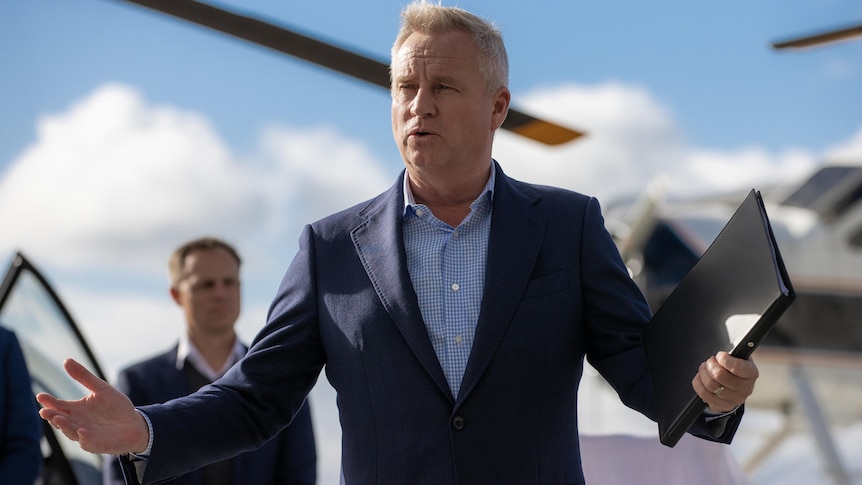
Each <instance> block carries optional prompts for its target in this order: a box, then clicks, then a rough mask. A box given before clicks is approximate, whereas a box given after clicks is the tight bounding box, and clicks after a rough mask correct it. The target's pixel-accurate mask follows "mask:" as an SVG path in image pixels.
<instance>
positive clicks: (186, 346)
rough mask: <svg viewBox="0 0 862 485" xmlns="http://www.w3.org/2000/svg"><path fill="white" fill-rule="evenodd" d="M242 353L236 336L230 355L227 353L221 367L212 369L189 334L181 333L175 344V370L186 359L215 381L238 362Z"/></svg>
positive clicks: (243, 349)
mask: <svg viewBox="0 0 862 485" xmlns="http://www.w3.org/2000/svg"><path fill="white" fill-rule="evenodd" d="M243 355H245V347H244V346H243V345H242V343H240V341H239V339H238V338H235V339H234V341H233V348H232V349H231V351H230V355H228V357H227V360H226V361H225V363H224V365H223V366H222V368H221V369H213V368H212V367H210V365H209V363H207V361H206V359H205V358H204V356H203V355H201V353H200V351H199V350H198V349H197V347H195V344H193V343H192V341H191V340H190V339H189V336H188V335H187V334H183V335H181V336H180V342H179V345H178V346H177V362H176V366H177V370H182V369H183V367H185V364H186V362H187V361H188V362H189V363H190V364H191V365H192V367H194V368H195V369H196V370H197V371H198V372H200V373H201V374H203V375H204V376H205V377H207V378H208V379H210V380H212V381H215V380H216V379H218V378H219V377H221V376H223V375H224V374H225V373H226V372H227V371H228V369H230V368H231V366H233V365H234V364H236V363H237V362H239V360H240V359H241V358H242V356H243Z"/></svg>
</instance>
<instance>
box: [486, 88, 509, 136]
mask: <svg viewBox="0 0 862 485" xmlns="http://www.w3.org/2000/svg"><path fill="white" fill-rule="evenodd" d="M511 99H512V93H510V92H509V88H505V87H503V88H500V89H498V90H497V93H496V94H494V111H492V112H491V120H492V123H493V125H492V126H493V128H494V130H496V129H497V128H499V127H500V126H502V125H503V122H504V121H506V115H508V114H509V102H510V101H511Z"/></svg>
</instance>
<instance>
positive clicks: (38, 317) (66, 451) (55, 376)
mask: <svg viewBox="0 0 862 485" xmlns="http://www.w3.org/2000/svg"><path fill="white" fill-rule="evenodd" d="M0 325H3V326H4V327H6V328H9V329H11V330H13V331H14V332H15V334H16V336H17V337H18V340H19V342H20V343H21V350H22V352H23V354H24V359H25V360H26V362H27V370H28V371H29V372H30V380H31V387H32V389H33V394H34V395H35V394H37V393H39V392H49V393H51V394H53V395H55V396H57V397H59V398H60V399H78V398H80V397H81V396H83V395H85V394H86V392H87V391H86V389H84V387H83V386H81V385H80V384H78V383H77V382H75V381H74V380H72V378H71V377H69V376H68V375H67V374H66V373H65V372H64V371H63V360H65V359H66V358H67V357H72V358H74V359H75V360H77V361H78V362H80V363H82V364H83V365H85V366H87V367H88V368H90V369H92V370H94V371H95V372H96V373H97V375H100V376H102V375H103V374H102V372H101V369H99V366H98V364H97V363H96V362H95V359H94V358H93V357H92V353H91V352H90V350H89V348H88V347H87V345H86V343H85V342H84V340H83V337H82V336H81V335H80V333H79V332H78V329H77V326H75V323H74V321H72V318H71V316H70V315H69V313H68V312H67V311H66V309H65V307H64V306H63V304H62V303H61V302H60V300H59V298H58V297H57V295H56V294H55V293H54V291H53V289H51V287H50V285H48V283H47V282H46V281H45V279H44V278H43V277H42V276H41V274H40V273H39V272H38V271H36V270H35V268H33V267H32V266H31V265H30V264H29V262H27V261H26V259H24V258H23V256H21V255H17V256H16V258H15V261H14V262H13V265H12V268H11V269H10V270H9V272H8V273H7V274H6V278H5V279H4V280H3V283H2V286H0ZM43 429H44V436H43V440H42V449H43V456H44V458H45V466H44V468H43V472H42V482H44V483H76V484H78V485H86V484H92V485H99V484H101V483H102V476H101V475H102V474H101V466H102V465H101V463H102V457H101V455H98V454H93V453H89V452H86V451H84V450H83V449H81V448H80V447H79V446H77V444H76V443H75V442H73V441H70V440H67V439H64V438H63V439H58V436H57V435H56V433H59V432H57V431H55V430H54V429H53V428H52V427H51V426H50V425H47V423H43ZM60 438H62V437H60Z"/></svg>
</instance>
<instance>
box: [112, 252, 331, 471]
mask: <svg viewBox="0 0 862 485" xmlns="http://www.w3.org/2000/svg"><path fill="white" fill-rule="evenodd" d="M241 263H242V261H241V259H240V257H239V254H238V253H237V251H236V249H235V248H234V247H233V246H231V245H230V244H228V243H227V242H225V241H223V240H221V239H217V238H213V237H203V238H199V239H193V240H191V241H188V242H186V243H184V244H182V245H181V246H180V247H179V248H177V249H176V250H175V251H174V252H173V253H172V254H171V257H170V259H169V262H168V270H169V274H170V282H171V285H170V295H171V298H172V299H173V300H174V302H175V303H176V304H177V305H178V306H179V307H180V308H181V309H182V311H183V316H184V320H185V328H184V331H183V332H182V335H181V336H180V341H179V343H178V344H177V345H175V346H174V347H173V348H172V349H170V350H168V351H167V352H164V353H162V354H159V355H157V356H154V357H152V358H149V359H147V360H144V361H142V362H139V363H136V364H134V365H132V366H130V367H128V368H126V369H124V370H122V371H121V372H120V374H119V376H118V379H117V383H116V386H117V389H119V390H121V391H123V392H124V393H125V394H126V395H127V396H129V399H131V400H132V402H133V403H134V404H135V405H139V406H140V405H145V404H154V403H161V402H165V401H169V400H171V399H174V398H177V397H180V396H185V395H186V394H190V393H192V392H194V391H197V390H198V389H199V388H201V387H203V386H204V385H206V384H209V383H210V382H213V381H215V380H217V379H218V378H219V377H221V376H222V375H224V373H225V372H226V371H227V369H229V368H230V367H231V366H233V365H234V364H235V363H236V362H237V361H239V360H240V359H241V358H242V356H243V355H245V353H246V352H247V351H248V348H247V347H246V346H245V345H243V344H242V343H241V342H240V341H239V339H238V338H237V335H236V332H235V329H234V326H235V324H236V321H237V318H239V313H240V265H241ZM104 464H105V473H104V483H105V484H106V485H122V484H123V483H125V480H124V479H123V474H122V471H121V468H120V462H119V461H118V460H111V459H107V460H105V461H104ZM316 478H317V455H316V450H315V440H314V432H313V428H312V423H311V413H310V411H309V406H308V404H305V405H304V406H303V407H302V409H301V410H300V412H299V414H297V416H296V418H294V420H293V423H291V425H290V426H289V427H287V428H286V429H285V430H283V431H282V432H280V433H279V434H278V435H276V437H275V438H273V439H271V440H269V441H268V442H267V443H266V444H265V445H263V446H262V447H260V448H258V449H257V450H254V451H250V452H247V453H243V454H241V455H239V456H236V457H234V458H232V459H227V460H222V461H220V462H217V463H213V464H210V465H207V466H205V467H203V468H202V469H200V470H195V471H193V472H190V473H188V474H185V475H182V476H181V477H178V478H176V479H174V480H170V481H168V482H166V483H170V484H172V485H221V484H223V485H244V484H248V483H253V484H259V485H314V483H315V482H316Z"/></svg>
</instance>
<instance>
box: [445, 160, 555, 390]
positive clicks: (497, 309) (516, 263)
mask: <svg viewBox="0 0 862 485" xmlns="http://www.w3.org/2000/svg"><path fill="white" fill-rule="evenodd" d="M495 163H496V162H495ZM536 200H537V197H535V196H533V197H530V196H528V195H527V194H524V193H523V192H520V191H518V190H517V189H515V188H514V187H513V186H512V184H511V180H510V179H509V178H508V177H506V176H505V175H504V174H503V171H502V170H501V169H500V167H499V166H497V179H496V185H495V187H494V208H493V213H492V215H491V235H490V238H489V240H488V259H487V265H486V270H485V292H484V295H483V297H482V307H481V309H480V311H479V321H478V323H477V326H476V337H475V339H474V340H473V349H472V351H471V353H470V360H469V361H468V362H467V369H466V371H465V372H464V379H463V380H462V382H461V392H460V393H459V396H458V401H459V402H460V401H463V400H464V399H465V398H466V397H467V396H468V395H469V394H470V392H471V391H472V390H473V388H474V387H475V385H476V383H477V382H478V381H479V378H480V377H481V376H482V374H483V373H484V372H485V369H486V368H487V367H488V364H489V363H490V362H491V358H492V357H493V355H494V352H495V351H496V349H497V347H498V345H499V343H500V341H501V339H502V338H503V335H504V333H505V332H506V328H507V327H508V326H509V322H510V320H511V319H512V315H513V314H514V313H515V309H516V308H517V307H518V304H519V303H520V301H521V295H523V293H524V289H525V288H526V286H527V283H528V282H529V280H530V274H531V272H532V269H533V266H534V263H535V260H536V257H537V256H538V254H539V249H540V247H541V243H542V238H543V236H544V233H545V223H546V220H545V217H544V215H543V214H541V213H540V212H539V211H536V210H533V209H532V207H531V206H532V204H533V203H535V202H536Z"/></svg>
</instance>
